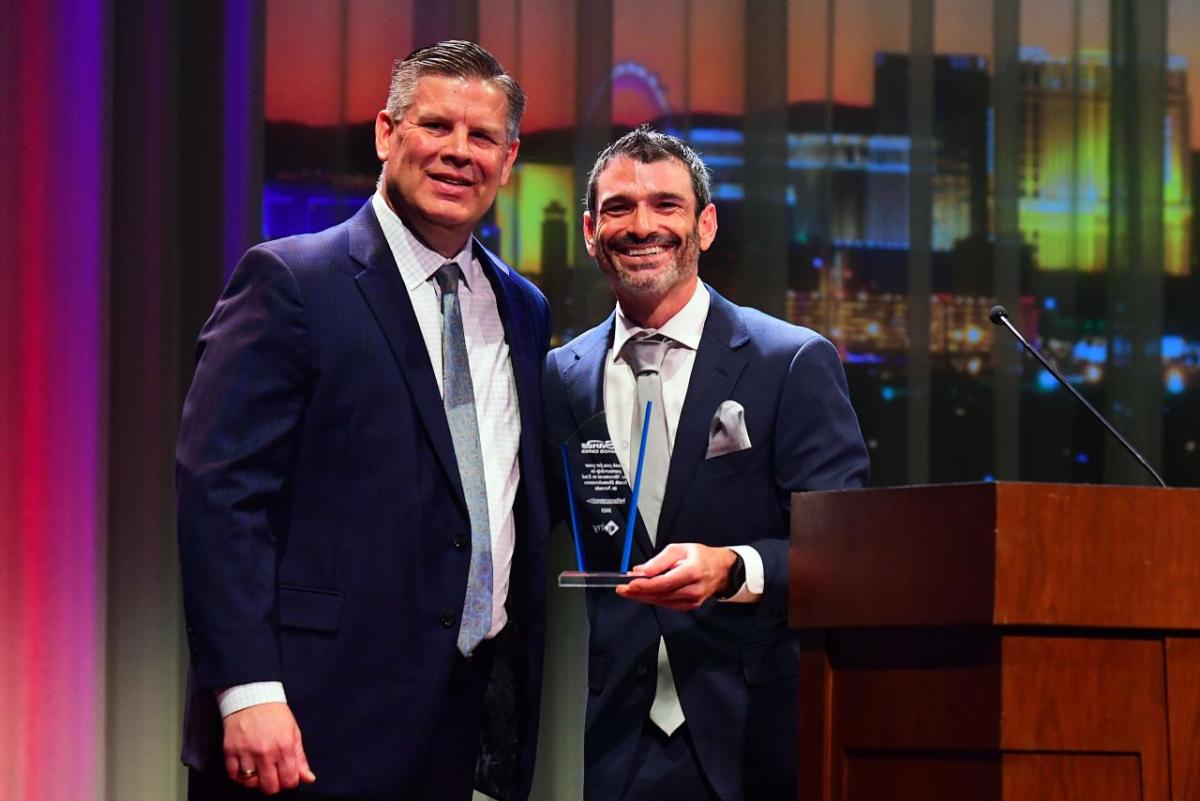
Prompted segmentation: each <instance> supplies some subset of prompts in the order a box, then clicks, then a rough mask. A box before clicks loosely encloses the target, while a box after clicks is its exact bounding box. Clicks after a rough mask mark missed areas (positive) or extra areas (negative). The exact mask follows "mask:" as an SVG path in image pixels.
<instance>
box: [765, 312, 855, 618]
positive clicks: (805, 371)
mask: <svg viewBox="0 0 1200 801" xmlns="http://www.w3.org/2000/svg"><path fill="white" fill-rule="evenodd" d="M774 467H775V482H776V485H777V486H778V487H779V490H780V493H781V494H782V496H783V502H784V504H785V508H786V507H788V506H790V501H791V493H793V492H804V491H808V490H835V489H850V488H853V487H861V486H863V485H865V484H866V483H867V480H868V477H869V473H870V460H869V458H868V456H867V449H866V446H865V445H864V444H863V438H862V432H861V430H860V429H859V426H858V417H857V416H856V415H855V413H854V409H853V407H852V406H851V405H850V391H849V388H848V387H847V385H846V373H845V371H844V370H843V369H842V363H841V360H840V359H839V358H838V353H837V349H836V348H835V347H834V346H833V344H832V343H830V342H829V340H827V339H825V338H824V337H820V336H814V337H812V338H811V339H809V340H807V341H806V342H804V343H803V344H802V345H801V346H800V348H799V349H798V350H797V351H796V353H795V355H794V356H793V357H792V361H791V364H790V365H789V368H788V375H787V380H786V381H785V382H784V388H783V395H782V397H781V398H780V403H779V411H778V418H777V420H776V423H775V465H774ZM749 544H750V545H752V546H753V547H754V548H756V549H757V550H758V552H759V554H760V555H761V556H762V559H763V571H764V579H765V581H764V590H763V598H762V600H761V601H760V610H759V611H760V613H761V614H766V615H786V614H787V601H788V598H787V593H788V545H789V541H788V540H787V539H783V540H780V539H772V538H767V539H762V540H758V541H755V542H751V543H749Z"/></svg>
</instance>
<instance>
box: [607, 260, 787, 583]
mask: <svg viewBox="0 0 1200 801" xmlns="http://www.w3.org/2000/svg"><path fill="white" fill-rule="evenodd" d="M710 302H711V298H710V297H709V294H708V289H707V288H705V286H704V284H702V283H701V282H700V281H699V280H697V281H696V289H695V291H694V292H693V293H692V297H691V299H690V300H688V302H687V303H686V304H685V305H684V307H683V308H682V309H680V310H679V311H678V312H677V313H676V314H675V316H674V317H672V318H671V319H670V320H667V322H665V323H664V324H663V325H662V327H660V328H658V329H657V330H654V329H649V328H642V327H641V326H639V325H637V324H636V323H634V322H633V321H632V320H630V319H629V318H628V317H626V316H625V312H624V311H623V310H622V309H621V304H620V303H618V304H617V314H616V325H615V326H614V329H613V343H612V349H611V350H610V351H609V353H608V360H607V362H606V363H605V369H604V419H605V421H606V422H607V423H608V432H609V437H611V438H612V441H613V446H614V448H615V449H616V451H617V458H618V459H620V461H621V466H622V467H623V468H625V475H626V476H629V475H631V472H632V471H631V470H630V465H629V458H630V450H629V449H630V442H629V434H630V428H631V427H632V424H633V407H634V404H635V403H637V378H635V377H634V375H633V370H632V369H631V368H630V367H629V363H628V362H627V361H625V357H624V356H623V355H622V353H621V349H622V348H624V347H625V343H626V342H628V341H629V340H630V339H632V338H633V337H634V336H636V335H637V334H640V333H641V332H643V331H649V332H651V333H659V334H663V335H664V336H668V337H670V338H671V339H673V340H675V341H676V342H677V343H679V346H677V347H672V348H671V349H670V350H668V351H667V355H666V358H665V359H664V360H663V364H662V371H661V372H660V373H659V375H660V377H661V380H662V395H663V413H664V414H665V416H666V418H667V438H668V439H669V440H670V442H671V445H672V450H673V449H674V444H675V431H676V429H678V427H679V416H680V414H681V413H682V412H683V401H684V399H685V398H686V397H687V390H688V384H689V383H690V382H691V379H692V367H693V366H694V365H695V364H696V350H697V349H698V348H699V347H700V337H701V335H702V334H703V333H704V322H705V320H707V319H708V306H709V303H710ZM682 537H683V540H684V541H685V542H686V541H687V532H686V531H685V532H682ZM732 550H733V551H734V552H736V553H737V554H738V556H740V557H742V562H743V563H745V566H746V582H745V584H743V585H742V587H741V589H740V590H738V592H737V594H735V595H734V596H733V597H732V598H730V599H729V600H730V601H732V602H753V601H757V600H758V599H759V598H760V597H761V596H762V593H763V585H764V583H765V578H764V575H763V572H764V571H763V563H762V556H760V555H759V553H758V551H756V550H755V549H754V548H753V547H751V546H749V545H735V546H733V547H732Z"/></svg>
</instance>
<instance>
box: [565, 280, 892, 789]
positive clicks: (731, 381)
mask: <svg viewBox="0 0 1200 801" xmlns="http://www.w3.org/2000/svg"><path fill="white" fill-rule="evenodd" d="M709 291H710V292H711V293H712V304H711V306H710V308H709V313H708V319H707V321H706V322H705V325H704V333H703V335H702V337H701V342H700V347H699V350H698V351H697V354H696V361H695V366H694V367H693V371H692V377H691V382H690V383H689V385H688V392H687V397H686V399H685V401H684V405H683V411H682V413H681V415H680V419H679V424H678V427H677V429H676V434H675V444H674V449H673V451H672V456H671V467H670V472H669V474H668V477H667V487H666V494H665V497H664V499H663V506H662V512H661V517H660V518H659V530H658V538H657V547H654V546H651V544H650V540H649V538H648V536H647V535H646V530H645V528H644V526H643V525H642V523H641V521H640V520H639V521H638V524H637V527H636V534H635V541H634V554H633V562H632V563H633V564H637V563H638V562H640V561H645V560H646V559H647V558H649V557H650V556H651V555H652V554H653V553H655V552H657V551H659V550H661V549H662V548H663V547H665V546H666V545H667V544H669V543H671V542H700V543H704V544H706V545H713V546H726V545H747V544H748V545H752V546H754V547H755V548H756V549H757V551H758V552H759V553H760V554H761V555H762V558H763V566H764V568H765V573H766V591H765V592H764V594H763V597H762V599H761V600H760V602H759V603H757V604H732V603H717V602H716V601H709V602H708V603H706V604H704V606H702V607H701V608H699V609H697V610H695V611H693V612H675V611H671V610H666V609H661V608H658V607H652V606H648V605H644V604H639V603H635V602H632V601H627V600H624V599H622V598H620V597H618V596H617V595H616V594H614V593H611V592H601V591H593V592H589V593H588V616H589V622H590V624H591V639H590V644H589V667H588V689H589V695H588V707H587V723H586V737H585V743H584V753H585V760H584V761H585V771H584V797H585V798H587V799H591V800H594V801H605V800H606V799H613V798H617V797H619V795H620V791H621V788H622V787H624V784H625V781H626V778H627V776H628V773H629V770H630V760H631V757H632V756H633V752H634V746H635V744H636V742H637V739H638V735H639V733H640V731H641V729H642V726H643V725H644V723H645V721H646V719H647V717H648V715H649V711H650V704H651V702H652V700H653V694H654V683H655V675H656V667H655V665H656V656H657V650H658V639H659V636H660V635H662V636H665V637H666V641H667V650H668V653H669V655H670V660H671V669H672V673H673V675H674V677H675V683H676V687H677V689H678V691H679V695H680V702H681V704H682V706H683V710H684V715H685V716H686V718H687V725H688V728H689V730H690V732H691V734H692V738H693V740H694V742H695V745H696V750H697V752H698V754H699V757H700V762H701V764H702V766H703V769H704V771H705V773H706V775H707V776H708V779H709V781H710V782H711V783H712V785H713V787H714V788H715V789H716V790H717V792H718V793H719V794H720V796H721V798H722V799H723V800H724V801H736V800H738V799H762V800H763V801H768V799H769V800H770V801H776V800H777V799H780V798H791V797H793V796H794V795H795V788H796V772H795V765H796V718H797V708H798V707H797V703H798V701H797V686H796V674H797V671H798V668H799V645H798V642H797V639H796V636H795V633H794V632H791V631H789V630H788V628H787V593H788V587H787V585H788V528H789V517H788V515H789V512H788V506H789V500H790V493H791V492H793V491H798V490H820V489H838V488H842V487H857V486H861V485H862V484H864V483H865V482H866V480H867V474H868V467H869V462H868V459H867V453H866V448H865V447H864V445H863V441H862V435H861V433H860V431H859V427H858V420H857V418H856V417H855V415H854V410H853V409H852V408H851V406H850V399H849V395H848V392H847V388H846V379H845V373H844V372H843V370H842V365H841V362H840V361H839V359H838V354H837V351H836V349H835V348H834V347H833V346H832V345H831V344H830V343H829V341H828V340H826V339H824V338H823V337H821V336H819V335H818V334H816V333H814V332H813V331H810V330H808V329H806V328H800V327H797V326H793V325H789V324H787V323H784V322H781V321H779V320H777V319H775V318H773V317H769V316H767V315H765V314H762V313H761V312H758V311H755V310H753V309H748V308H743V307H739V306H734V305H733V304H731V303H730V302H729V301H727V300H725V299H724V298H722V297H721V296H720V295H718V294H717V293H716V292H715V291H713V290H712V289H711V288H709ZM612 329H613V317H611V316H610V317H609V319H608V320H606V321H605V322H604V323H603V324H602V325H600V326H598V327H596V328H593V329H592V330H590V331H588V332H586V333H584V334H582V335H581V336H579V337H578V338H577V339H575V340H574V341H572V342H571V343H569V344H567V345H565V346H564V347H562V348H559V349H557V350H554V351H552V352H551V353H550V356H549V358H548V359H547V367H546V374H545V378H544V392H545V398H546V415H547V417H546V428H547V435H548V436H549V437H550V440H551V441H552V442H560V441H563V440H565V439H566V438H567V437H568V436H569V435H570V434H571V432H572V431H573V430H574V428H575V427H576V426H578V425H580V424H581V423H583V421H585V420H589V419H591V418H592V417H593V416H594V415H597V414H599V413H600V412H601V410H602V409H603V398H604V389H603V381H604V363H605V360H606V357H607V355H608V351H609V348H610V347H611V342H612ZM729 399H732V400H735V401H737V402H739V403H740V404H741V405H742V406H743V407H744V408H745V420H746V426H747V430H748V432H749V436H750V442H751V447H750V448H749V449H747V450H743V451H739V452H736V453H729V454H726V455H723V456H718V457H715V458H712V459H706V458H705V454H706V452H707V447H708V435H709V423H710V421H711V420H712V418H713V415H714V414H715V413H716V411H717V408H718V407H719V406H720V404H721V402H722V401H725V400H729ZM555 474H556V473H555V471H551V475H555ZM619 539H620V538H619V537H616V538H614V544H616V540H619Z"/></svg>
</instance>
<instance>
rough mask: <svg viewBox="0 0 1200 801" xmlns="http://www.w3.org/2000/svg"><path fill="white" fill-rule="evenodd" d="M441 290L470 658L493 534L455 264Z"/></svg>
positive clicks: (461, 646) (461, 637)
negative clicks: (467, 555)
mask: <svg viewBox="0 0 1200 801" xmlns="http://www.w3.org/2000/svg"><path fill="white" fill-rule="evenodd" d="M434 277H435V278H436V279H437V283H438V287H439V288H440V289H441V290H442V395H443V398H444V401H443V402H444V404H445V407H446V421H447V422H448V423H449V424H450V437H451V439H453V440H454V456H455V459H456V460H457V461H458V474H459V476H460V478H461V479H462V487H463V494H464V495H465V496H466V499H467V511H468V512H469V513H470V516H471V566H470V570H469V572H468V574H467V593H466V598H465V599H464V601H463V613H462V622H461V624H460V625H459V627H458V650H459V651H461V652H462V653H463V654H467V655H469V654H470V653H471V652H472V651H474V650H475V647H476V646H477V645H479V643H480V642H481V641H482V640H483V638H484V637H485V636H486V635H487V633H488V630H489V629H491V627H492V535H491V528H490V526H489V523H488V501H487V485H486V484H485V483H484V480H483V453H482V450H481V449H480V447H479V421H478V418H477V417H476V414H475V390H474V388H473V387H472V385H471V364H470V362H469V361H468V360H467V341H466V339H465V337H464V336H463V323H462V307H461V306H460V305H459V303H458V283H459V280H460V279H461V278H462V270H461V269H459V266H458V265H457V264H455V263H454V262H452V261H451V262H447V263H445V264H443V265H442V267H441V269H440V270H438V271H437V273H436V274H435V276H434Z"/></svg>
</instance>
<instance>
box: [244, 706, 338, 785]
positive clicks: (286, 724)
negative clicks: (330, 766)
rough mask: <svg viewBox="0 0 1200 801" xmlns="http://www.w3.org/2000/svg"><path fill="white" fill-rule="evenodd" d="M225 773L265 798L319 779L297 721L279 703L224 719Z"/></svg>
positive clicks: (254, 708) (289, 711)
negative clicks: (310, 764)
mask: <svg viewBox="0 0 1200 801" xmlns="http://www.w3.org/2000/svg"><path fill="white" fill-rule="evenodd" d="M225 771H226V773H228V774H229V779H230V780H231V781H233V782H236V783H237V784H240V785H242V786H243V787H251V788H253V787H257V788H258V789H260V790H262V792H263V793H264V794H266V795H275V794H276V793H278V792H279V791H280V790H281V789H283V790H291V789H293V788H295V787H298V786H299V785H300V782H304V783H305V784H312V783H313V782H315V781H316V780H317V777H316V775H314V774H313V772H312V770H311V769H310V768H309V767H308V758H307V757H305V756H304V746H303V745H302V744H301V742H300V727H299V726H297V725H296V718H294V717H293V716H292V710H291V709H289V708H288V705H287V704H280V703H268V704H256V705H254V706H248V707H246V708H245V709H240V710H238V711H237V712H234V713H233V714H231V715H228V716H227V717H226V718H225ZM247 774H248V775H247Z"/></svg>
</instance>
